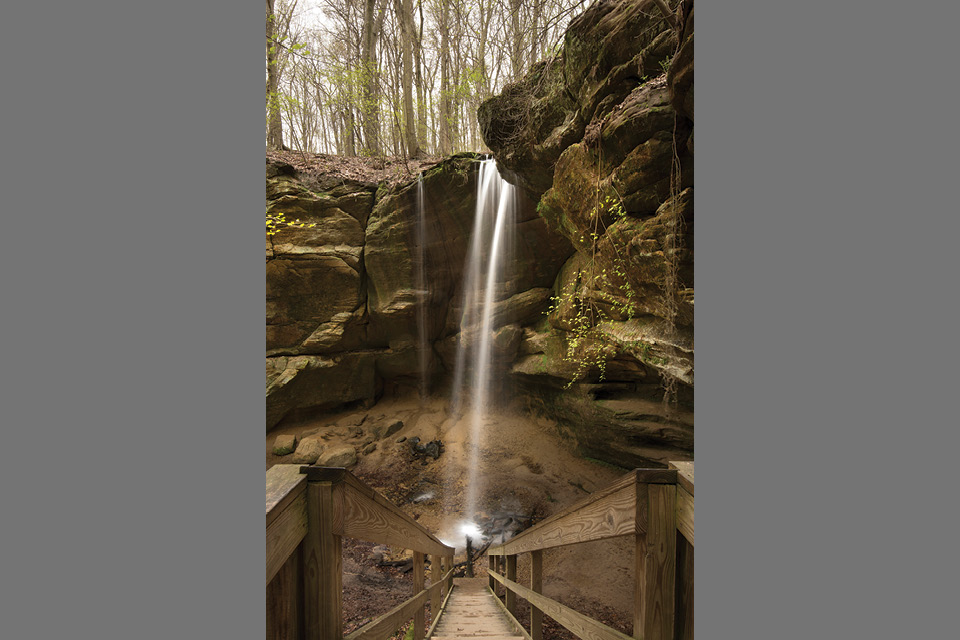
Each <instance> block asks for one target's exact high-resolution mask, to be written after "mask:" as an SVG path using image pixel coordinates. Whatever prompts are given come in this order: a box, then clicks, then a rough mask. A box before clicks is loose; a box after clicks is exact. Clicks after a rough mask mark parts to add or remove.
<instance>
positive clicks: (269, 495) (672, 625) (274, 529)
mask: <svg viewBox="0 0 960 640" xmlns="http://www.w3.org/2000/svg"><path fill="white" fill-rule="evenodd" d="M670 467H671V468H670V469H635V470H633V471H631V472H629V473H627V474H626V475H624V476H623V477H621V478H620V479H619V480H617V481H615V482H613V483H611V484H610V485H608V486H606V487H603V488H601V489H598V490H597V491H595V492H594V493H592V494H591V495H589V496H586V497H584V498H583V499H582V500H581V501H580V502H577V503H576V504H573V505H571V506H569V507H567V508H566V509H564V510H562V511H560V512H559V513H556V514H554V515H552V516H550V517H549V518H547V519H546V520H543V521H542V522H540V523H538V524H537V525H535V526H533V527H531V528H529V529H527V530H526V531H523V532H521V533H519V534H517V535H516V536H514V537H513V538H511V539H510V540H508V541H506V542H504V543H501V544H499V545H497V546H495V547H489V548H488V549H487V561H488V563H489V568H488V570H487V576H486V577H482V578H457V579H454V577H453V573H454V570H453V567H454V554H455V549H454V548H453V547H452V546H450V545H448V544H446V543H444V542H442V541H440V540H439V539H437V538H436V537H435V536H434V535H433V534H431V533H430V532H429V531H427V530H426V529H424V528H423V526H422V525H420V524H419V523H418V522H416V521H415V520H414V519H413V518H411V517H410V516H409V515H408V514H406V513H405V512H404V511H403V510H401V509H400V508H399V507H397V506H396V505H394V504H393V503H392V502H390V501H389V500H387V498H385V497H384V496H382V495H380V494H379V493H377V492H376V491H374V490H373V489H371V488H370V487H368V486H367V485H366V484H364V483H363V482H362V481H361V480H360V479H358V478H357V477H356V476H354V475H353V474H352V473H350V472H349V471H347V470H346V469H340V468H329V467H315V466H298V465H286V464H281V465H275V466H273V467H271V468H270V469H269V470H268V471H267V476H266V613H267V625H266V627H267V628H266V631H267V634H266V635H267V640H388V639H389V638H391V637H393V636H395V634H396V633H397V631H398V630H399V629H401V628H403V627H404V626H405V625H406V624H407V623H408V622H410V621H411V620H412V621H413V625H412V631H413V638H414V639H415V640H425V638H432V639H433V640H453V639H455V638H478V639H481V640H542V639H543V631H544V629H543V618H544V617H549V618H551V619H552V620H553V621H554V622H556V623H558V624H560V625H561V626H563V627H565V628H566V629H567V630H568V631H570V632H572V633H573V634H574V635H575V636H576V637H578V638H581V639H582V640H635V639H637V638H642V639H643V640H693V608H694V606H693V570H694V560H693V555H694V547H693V544H694V542H693V541H694V526H693V523H694V518H693V514H694V508H693V507H694V498H693V495H694V492H693V490H694V484H693V462H671V463H670ZM621 536H629V537H631V538H633V542H634V545H635V549H636V550H635V553H634V561H635V567H636V569H635V577H634V584H633V587H634V607H633V636H632V637H631V636H628V635H625V634H624V633H621V632H620V631H618V630H617V629H613V628H611V627H609V626H607V625H606V624H604V623H602V622H600V621H598V620H594V619H593V618H591V617H589V616H587V615H584V614H583V613H580V612H579V611H576V610H574V609H571V608H570V607H567V606H565V605H564V604H562V603H561V602H559V601H557V600H554V599H552V598H549V597H547V596H545V595H544V593H543V584H544V580H543V578H544V576H543V554H544V550H549V549H552V548H555V547H562V546H566V545H573V544H580V543H584V542H590V541H595V540H603V539H607V538H617V537H621ZM344 537H346V538H355V539H358V540H366V541H368V542H373V543H375V544H385V545H388V546H391V547H396V548H400V549H410V550H412V551H413V595H412V596H411V597H410V598H408V599H407V600H405V601H404V602H402V603H400V604H398V605H397V606H395V607H394V608H392V609H391V610H389V611H387V612H386V613H383V614H382V615H380V616H379V617H378V618H376V619H375V620H371V621H370V622H368V623H367V624H365V625H363V626H362V627H360V628H359V629H355V630H354V631H351V632H350V633H349V634H346V635H344V633H343V607H342V602H341V597H342V594H343V547H342V539H343V538H344ZM525 554H530V563H529V580H530V582H529V587H528V586H525V585H523V584H520V583H519V582H517V579H518V576H517V564H518V562H517V560H518V556H520V555H525ZM428 564H429V567H430V568H429V573H428V572H427V570H426V566H427V565H428ZM427 578H429V583H430V586H429V587H428V586H426V584H427V582H426V581H427ZM596 579H597V580H601V579H604V577H603V576H597V577H596ZM585 586H588V585H585ZM501 590H503V591H504V595H503V599H502V600H501V598H500V596H499V595H498V592H499V591H501ZM445 596H446V597H445ZM517 598H522V599H524V600H526V601H527V603H528V604H529V606H530V630H529V632H528V631H527V630H526V629H524V628H523V627H521V625H520V623H519V622H518V621H517V619H516V613H517ZM441 601H442V602H443V605H442V606H440V607H436V605H437V604H438V603H440V602H441ZM427 606H429V607H430V610H431V611H436V619H435V621H434V624H433V626H432V627H431V628H430V629H429V630H428V631H427V630H425V626H426V625H425V623H426V617H425V615H424V614H425V609H426V607H427ZM425 631H426V633H425Z"/></svg>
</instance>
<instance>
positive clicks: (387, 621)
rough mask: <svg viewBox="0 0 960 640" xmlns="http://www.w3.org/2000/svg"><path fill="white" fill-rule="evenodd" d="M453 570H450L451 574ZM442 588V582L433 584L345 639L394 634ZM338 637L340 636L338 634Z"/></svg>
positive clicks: (376, 639)
mask: <svg viewBox="0 0 960 640" xmlns="http://www.w3.org/2000/svg"><path fill="white" fill-rule="evenodd" d="M452 574H453V571H451V572H450V575H452ZM439 589H440V583H439V582H438V583H437V584H435V585H431V586H430V587H429V588H427V589H424V590H423V591H421V592H419V593H417V594H416V595H415V596H413V597H412V598H410V599H409V600H407V601H406V602H403V603H402V604H399V605H397V606H396V607H394V608H393V609H391V610H390V611H388V612H386V613H385V614H383V615H382V616H380V617H379V618H377V619H376V620H374V621H373V622H370V623H368V624H365V625H363V626H362V627H360V628H359V629H357V630H356V631H354V632H353V633H350V634H349V635H346V636H344V638H343V640H385V639H386V638H389V637H390V636H392V635H393V634H394V632H395V631H396V630H397V628H398V627H399V626H400V625H401V624H403V623H404V622H406V621H407V620H409V619H410V618H412V617H413V615H414V613H415V612H416V610H417V608H419V609H420V611H423V605H424V603H426V601H427V597H428V596H430V595H431V594H433V595H435V594H436V593H437V592H438V591H439ZM337 637H338V638H339V637H340V636H337Z"/></svg>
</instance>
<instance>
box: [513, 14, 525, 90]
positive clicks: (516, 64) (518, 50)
mask: <svg viewBox="0 0 960 640" xmlns="http://www.w3.org/2000/svg"><path fill="white" fill-rule="evenodd" d="M510 26H511V31H512V32H513V34H512V35H513V42H512V43H511V44H512V46H511V49H510V66H511V68H512V70H513V80H514V81H516V80H519V79H520V76H521V75H522V74H523V32H522V31H521V30H520V0H511V2H510Z"/></svg>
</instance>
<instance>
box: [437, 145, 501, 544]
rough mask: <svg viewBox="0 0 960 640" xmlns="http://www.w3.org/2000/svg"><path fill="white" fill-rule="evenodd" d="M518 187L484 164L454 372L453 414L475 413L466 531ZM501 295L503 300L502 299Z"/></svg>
mask: <svg viewBox="0 0 960 640" xmlns="http://www.w3.org/2000/svg"><path fill="white" fill-rule="evenodd" d="M515 220H516V188H515V187H514V186H513V185H511V184H509V183H508V182H506V181H505V180H503V178H501V177H500V174H499V172H498V171H497V165H496V161H495V160H493V159H488V160H484V161H482V162H481V163H480V169H479V175H478V179H477V205H476V213H475V215H474V221H473V231H472V233H471V237H470V246H469V250H468V253H467V262H466V265H465V267H466V268H465V269H464V280H463V297H462V304H461V309H462V316H461V321H460V341H459V344H458V346H457V357H456V364H455V368H454V378H453V389H452V392H453V396H452V398H451V413H452V415H454V416H460V415H461V413H462V412H463V411H469V415H468V416H466V419H468V420H469V423H470V431H469V438H468V441H467V442H466V449H467V453H468V477H467V482H466V495H465V503H464V504H463V505H462V508H463V512H462V513H463V516H464V517H465V518H466V521H467V523H466V524H465V527H466V528H470V524H471V523H472V522H473V521H474V518H475V516H476V512H477V500H478V498H479V496H480V493H481V492H480V490H481V488H482V487H481V484H482V482H483V477H482V474H481V473H480V459H479V458H480V451H481V449H482V447H483V444H484V437H485V435H486V434H485V427H486V424H487V422H488V420H489V417H490V409H491V405H492V401H493V398H492V396H491V391H492V389H491V383H492V381H493V376H494V375H495V373H496V371H495V370H494V365H495V362H494V358H493V353H494V346H495V345H494V332H495V329H496V327H495V326H494V314H493V311H494V306H495V303H496V302H497V300H498V297H502V292H503V285H504V273H505V269H506V268H507V267H508V266H509V265H510V264H511V263H512V261H513V249H514V241H513V240H514V238H513V234H514V230H515V228H516V225H515ZM498 293H500V294H501V296H498Z"/></svg>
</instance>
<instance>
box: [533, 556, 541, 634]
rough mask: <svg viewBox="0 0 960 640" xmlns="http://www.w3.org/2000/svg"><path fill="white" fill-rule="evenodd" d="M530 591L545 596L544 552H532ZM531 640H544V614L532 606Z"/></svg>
mask: <svg viewBox="0 0 960 640" xmlns="http://www.w3.org/2000/svg"><path fill="white" fill-rule="evenodd" d="M530 590H531V591H533V592H534V593H539V594H543V551H540V550H537V551H531V552H530ZM530 638H531V640H542V639H543V612H542V611H541V610H540V609H538V608H537V607H536V606H534V605H533V603H531V604H530Z"/></svg>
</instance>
